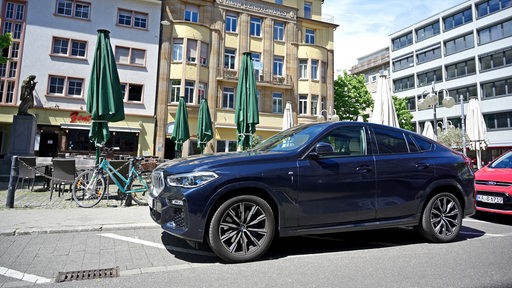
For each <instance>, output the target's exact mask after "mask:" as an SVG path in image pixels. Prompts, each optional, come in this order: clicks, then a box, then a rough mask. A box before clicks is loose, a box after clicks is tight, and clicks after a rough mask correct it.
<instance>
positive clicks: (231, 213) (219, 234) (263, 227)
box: [207, 195, 275, 262]
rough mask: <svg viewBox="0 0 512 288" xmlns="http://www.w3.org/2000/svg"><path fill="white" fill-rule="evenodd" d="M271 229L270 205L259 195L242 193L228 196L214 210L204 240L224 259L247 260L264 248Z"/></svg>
mask: <svg viewBox="0 0 512 288" xmlns="http://www.w3.org/2000/svg"><path fill="white" fill-rule="evenodd" d="M274 231H275V221H274V213H273V212H272V209H271V208H270V205H268V203H267V202H266V201H265V200H263V199H261V198H259V197H256V196H252V195H244V196H238V197H234V198H231V199H229V200H228V201H226V202H225V203H223V204H222V205H221V206H220V207H219V208H218V209H217V210H216V211H215V214H214V215H213V217H212V221H211V223H210V227H209V232H208V239H207V240H208V244H209V245H210V247H211V249H212V250H213V252H214V253H215V254H216V255H217V256H218V257H220V258H221V259H223V260H224V261H226V262H247V261H253V260H255V259H257V258H259V257H260V256H262V255H263V254H264V253H265V252H266V251H267V250H268V248H269V247H270V245H271V244H272V239H273V238H274V233H275V232H274Z"/></svg>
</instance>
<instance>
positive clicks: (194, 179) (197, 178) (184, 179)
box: [167, 172, 219, 188]
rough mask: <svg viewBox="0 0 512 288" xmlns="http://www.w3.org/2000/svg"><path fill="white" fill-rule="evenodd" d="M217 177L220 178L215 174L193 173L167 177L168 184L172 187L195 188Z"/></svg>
mask: <svg viewBox="0 0 512 288" xmlns="http://www.w3.org/2000/svg"><path fill="white" fill-rule="evenodd" d="M217 177H219V176H217V174H215V173H213V172H192V173H185V174H176V175H169V176H167V184H169V185H170V186H179V187H185V188H193V187H198V186H201V185H204V184H206V183H208V182H210V181H212V180H214V179H215V178H217Z"/></svg>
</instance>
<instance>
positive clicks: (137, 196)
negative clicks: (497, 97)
mask: <svg viewBox="0 0 512 288" xmlns="http://www.w3.org/2000/svg"><path fill="white" fill-rule="evenodd" d="M139 175H140V177H138V176H137V177H136V178H135V179H133V182H132V190H141V189H144V187H147V190H146V191H143V192H132V193H131V195H132V199H133V201H135V203H137V204H139V205H148V199H147V196H146V192H147V193H149V189H150V187H151V171H142V172H140V173H139ZM142 181H144V183H145V185H146V186H144V183H143V182H142Z"/></svg>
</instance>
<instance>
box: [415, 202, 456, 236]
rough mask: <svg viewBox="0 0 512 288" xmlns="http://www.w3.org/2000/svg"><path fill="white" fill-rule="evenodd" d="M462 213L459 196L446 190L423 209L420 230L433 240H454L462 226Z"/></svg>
mask: <svg viewBox="0 0 512 288" xmlns="http://www.w3.org/2000/svg"><path fill="white" fill-rule="evenodd" d="M462 214H463V212H462V207H461V206H460V203H459V200H458V199H457V197H455V196H454V195H453V194H451V193H446V192H444V193H440V194H437V195H435V196H434V197H432V199H430V200H429V201H428V203H427V206H426V207H425V209H424V210H423V214H422V215H421V223H420V226H419V227H418V230H419V232H420V234H421V235H422V236H423V237H424V238H425V239H427V240H429V241H432V242H437V243H442V242H450V241H453V240H454V239H455V237H457V235H458V234H459V231H460V228H461V226H462Z"/></svg>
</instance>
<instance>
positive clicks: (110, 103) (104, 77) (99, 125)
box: [86, 29, 124, 161]
mask: <svg viewBox="0 0 512 288" xmlns="http://www.w3.org/2000/svg"><path fill="white" fill-rule="evenodd" d="M109 34H110V32H109V31H108V30H103V29H100V30H98V39H97V43H96V49H95V51H94V60H93V62H92V72H91V79H90V82H89V91H88V94H87V107H86V109H87V112H89V113H90V114H91V119H92V123H91V131H90V132H89V140H91V141H92V142H95V143H100V144H105V142H107V140H108V139H109V138H110V132H109V130H108V122H117V121H122V120H124V103H123V94H122V92H121V82H120V81H119V74H118V73H117V66H116V60H115V58H114V53H113V52H112V46H111V45H110V37H109ZM99 153H100V151H99V148H98V147H97V148H96V161H97V160H98V159H99Z"/></svg>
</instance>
